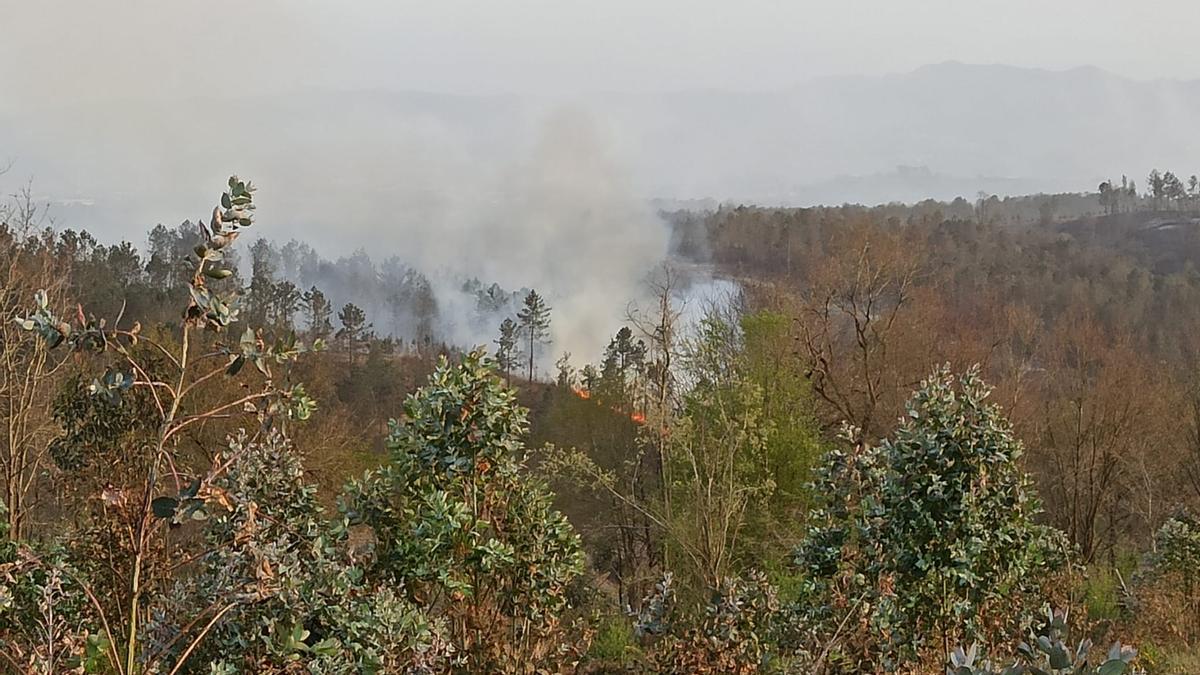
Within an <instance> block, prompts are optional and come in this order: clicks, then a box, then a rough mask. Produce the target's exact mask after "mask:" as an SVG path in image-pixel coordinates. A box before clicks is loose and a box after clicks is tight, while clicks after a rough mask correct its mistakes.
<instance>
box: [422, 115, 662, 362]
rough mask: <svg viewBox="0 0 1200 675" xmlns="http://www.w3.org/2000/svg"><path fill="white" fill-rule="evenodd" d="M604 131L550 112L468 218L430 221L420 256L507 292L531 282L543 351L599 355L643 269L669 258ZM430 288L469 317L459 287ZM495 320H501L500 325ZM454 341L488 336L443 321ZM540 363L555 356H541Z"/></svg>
mask: <svg viewBox="0 0 1200 675" xmlns="http://www.w3.org/2000/svg"><path fill="white" fill-rule="evenodd" d="M609 147H610V146H609V144H608V143H607V142H606V140H605V137H604V131H603V130H602V129H601V128H600V127H599V126H598V124H597V123H596V122H595V121H594V120H593V119H592V118H590V117H589V116H588V115H587V114H586V113H583V112H581V111H578V110H570V111H567V110H562V111H559V112H556V113H554V114H553V115H552V116H551V117H550V118H549V119H548V120H547V121H546V123H545V125H544V127H543V128H542V130H541V133H540V138H539V139H538V141H537V142H536V144H535V146H534V147H533V149H532V152H531V154H530V156H529V157H528V158H527V159H526V160H524V161H521V162H518V163H516V164H515V165H513V166H510V167H508V168H507V169H506V170H504V171H503V172H502V173H501V175H500V176H499V177H498V183H497V184H496V185H495V187H494V189H493V190H492V191H491V194H492V195H493V197H494V199H493V200H490V201H489V202H487V203H484V204H480V205H478V206H479V207H480V208H479V209H478V210H477V211H476V212H474V213H471V214H469V216H468V221H467V222H466V223H463V224H459V225H449V226H447V227H445V228H443V227H441V226H440V225H439V224H435V225H434V226H433V227H432V228H431V229H430V230H429V233H434V234H435V236H436V237H437V243H436V245H434V246H430V247H429V248H427V249H426V250H425V251H424V252H423V254H424V255H425V256H429V255H430V254H434V255H436V256H437V258H439V259H440V260H439V263H440V264H439V265H438V267H442V268H444V269H447V270H450V271H451V272H453V273H454V274H451V275H449V276H439V277H437V278H441V279H454V278H455V276H462V277H467V276H474V277H478V278H479V279H481V280H483V281H484V282H485V283H488V282H496V283H499V284H500V285H501V286H502V287H504V288H506V289H522V288H532V289H534V290H537V291H538V292H539V293H540V294H542V295H543V296H544V297H545V298H546V299H547V300H548V302H549V304H550V306H551V308H552V312H551V335H552V339H553V344H552V345H551V346H550V348H549V349H547V350H544V351H546V352H548V353H554V354H561V353H562V352H564V351H567V352H571V353H572V354H573V355H575V356H576V357H581V356H582V357H584V358H587V357H588V356H590V355H592V354H595V353H597V352H598V351H599V350H600V349H601V348H602V347H603V346H604V344H605V343H606V342H607V340H608V338H609V337H611V334H612V332H613V331H615V330H616V327H617V326H619V325H620V322H621V321H622V318H623V316H624V311H625V307H626V306H627V304H628V303H629V302H630V301H633V300H636V299H637V298H638V296H639V295H640V294H641V293H642V292H643V291H644V289H643V287H642V285H641V282H642V280H643V279H644V278H645V276H646V274H647V273H648V272H649V271H650V270H651V269H652V268H653V267H654V266H655V265H657V264H659V263H660V262H662V261H663V260H664V259H665V258H666V256H667V248H668V245H669V239H670V236H669V228H668V226H667V225H666V223H664V222H663V221H662V220H661V219H659V218H658V217H657V215H656V214H655V213H654V212H653V211H652V210H651V208H650V206H649V205H648V204H647V203H646V202H644V201H643V200H642V199H640V198H639V197H638V196H637V193H636V191H635V190H634V189H633V186H632V185H630V184H629V181H628V177H627V174H626V173H625V172H624V170H623V169H622V168H621V166H620V164H619V163H618V162H617V160H616V159H615V158H614V157H613V156H612V154H611V152H610V151H609V150H608V148H609ZM446 286H447V285H446V284H439V285H438V286H437V288H438V292H437V297H438V301H439V306H441V307H444V308H446V309H447V310H449V311H446V312H444V313H445V314H446V315H447V316H449V317H460V318H461V317H467V316H470V313H469V309H470V308H469V307H465V306H459V307H457V308H455V304H456V303H465V302H473V301H474V299H473V298H470V299H463V297H462V293H461V292H458V289H457V288H454V287H449V288H448V287H446ZM497 323H498V321H497ZM447 328H449V329H450V333H449V337H450V339H451V341H453V342H456V343H458V344H472V343H474V344H479V343H484V342H488V341H490V340H491V339H494V331H495V328H496V326H489V327H488V329H489V330H488V332H486V333H483V334H480V333H479V332H478V330H477V327H476V326H473V325H472V324H471V323H470V322H467V321H459V322H458V323H457V324H455V325H452V326H448V327H447ZM543 356H544V357H546V358H543V359H542V361H543V363H547V362H550V361H552V360H553V359H550V358H548V356H549V354H545V355H543Z"/></svg>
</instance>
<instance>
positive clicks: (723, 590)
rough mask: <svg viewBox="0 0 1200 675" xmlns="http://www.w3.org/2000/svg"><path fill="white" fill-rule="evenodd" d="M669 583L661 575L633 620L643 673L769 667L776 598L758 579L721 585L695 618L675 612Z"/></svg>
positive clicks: (745, 670)
mask: <svg viewBox="0 0 1200 675" xmlns="http://www.w3.org/2000/svg"><path fill="white" fill-rule="evenodd" d="M673 581H674V580H673V577H672V576H671V574H670V573H667V574H666V575H664V576H663V578H662V580H661V581H659V582H658V583H657V584H656V585H655V587H654V590H653V591H652V592H651V594H650V595H649V596H648V597H647V598H646V599H645V600H643V601H642V610H641V612H640V613H639V615H638V619H637V624H636V632H637V634H638V635H639V636H640V637H641V638H642V639H643V641H644V642H645V643H646V645H647V652H648V658H647V661H646V663H645V664H644V665H645V666H646V667H647V668H648V672H653V673H668V674H677V675H685V674H692V673H696V674H699V673H736V674H743V675H748V674H750V673H758V672H764V671H767V670H768V669H769V668H770V667H771V666H772V663H773V660H774V657H775V656H776V653H775V652H776V650H775V645H776V639H775V632H776V630H777V629H778V626H779V622H780V620H781V618H782V617H781V614H780V606H779V599H778V595H777V592H776V590H775V588H774V587H773V586H772V585H771V584H770V583H769V582H768V581H767V579H766V577H765V576H764V575H762V574H758V573H751V574H749V575H747V576H745V577H744V578H734V579H726V580H724V581H723V582H722V583H721V584H720V586H719V587H718V589H717V590H716V591H714V592H713V594H712V596H711V598H710V599H709V602H708V604H707V606H705V608H704V611H703V613H702V614H701V615H700V616H699V617H696V616H694V615H692V614H690V613H689V612H687V611H686V608H683V607H680V605H679V603H678V602H677V599H676V596H675V590H674V587H673Z"/></svg>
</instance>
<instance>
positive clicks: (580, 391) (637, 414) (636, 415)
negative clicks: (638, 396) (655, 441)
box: [571, 387, 646, 424]
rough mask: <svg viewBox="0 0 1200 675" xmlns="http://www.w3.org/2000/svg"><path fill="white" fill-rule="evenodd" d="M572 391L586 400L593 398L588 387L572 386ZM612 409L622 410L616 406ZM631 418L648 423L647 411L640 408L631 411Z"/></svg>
mask: <svg viewBox="0 0 1200 675" xmlns="http://www.w3.org/2000/svg"><path fill="white" fill-rule="evenodd" d="M571 393H572V394H575V395H576V396H578V397H579V398H580V399H582V400H584V401H587V400H590V399H591V398H592V392H590V391H588V390H587V389H584V388H583V387H571ZM612 410H613V412H616V413H619V412H621V410H619V409H617V408H615V407H614V408H613V409H612ZM629 419H630V421H632V422H633V423H634V424H645V423H646V413H644V412H641V411H640V410H635V411H633V412H631V413H629Z"/></svg>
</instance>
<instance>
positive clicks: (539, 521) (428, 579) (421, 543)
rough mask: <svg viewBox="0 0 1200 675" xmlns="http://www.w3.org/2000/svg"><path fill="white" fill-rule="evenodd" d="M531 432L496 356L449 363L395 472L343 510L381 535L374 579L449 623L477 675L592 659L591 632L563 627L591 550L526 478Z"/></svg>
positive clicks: (394, 458)
mask: <svg viewBox="0 0 1200 675" xmlns="http://www.w3.org/2000/svg"><path fill="white" fill-rule="evenodd" d="M526 432H527V422H526V411H525V410H524V409H523V408H521V407H520V406H518V405H517V403H516V398H515V393H514V392H513V391H512V390H510V389H508V388H506V387H504V386H503V385H502V383H501V382H500V380H499V378H498V377H496V375H495V373H494V372H493V369H492V362H491V360H490V359H489V358H488V357H487V356H486V355H484V354H483V353H482V352H479V351H477V352H474V353H472V354H470V355H468V356H466V357H464V358H463V361H462V363H461V364H460V365H457V366H452V365H450V364H449V363H447V362H446V360H445V359H443V360H442V362H441V363H440V364H439V366H438V368H437V369H436V370H435V371H434V373H433V374H432V375H431V376H430V378H429V384H428V385H427V386H425V387H423V388H421V389H420V390H419V391H417V392H416V393H415V394H413V395H412V396H410V397H409V398H408V400H407V402H406V403H405V415H404V418H403V419H402V420H400V421H393V422H392V431H391V435H390V436H389V437H388V441H387V445H388V449H389V450H390V451H391V463H390V464H389V465H387V466H385V467H383V468H381V469H378V470H374V471H370V472H368V473H367V474H366V475H365V476H364V477H363V478H362V479H361V480H358V481H355V482H354V483H352V484H351V485H350V486H349V487H348V488H347V492H346V494H345V496H344V499H343V509H344V512H345V513H346V514H347V516H348V517H349V518H350V520H351V521H352V522H353V523H355V524H362V525H365V526H367V527H369V528H370V529H371V531H372V533H373V537H374V547H373V552H372V553H373V559H372V560H371V561H370V562H369V564H368V565H367V569H366V572H367V574H368V575H369V576H372V577H375V576H380V577H383V578H386V579H388V580H389V581H390V582H391V583H393V584H395V585H396V587H397V588H399V589H402V592H403V593H404V595H405V596H406V597H407V598H408V599H409V601H411V602H412V603H414V604H415V605H417V606H419V607H422V608H424V609H426V610H427V611H429V612H431V613H432V612H436V613H437V614H438V615H439V616H442V617H444V618H445V620H446V623H447V627H448V628H447V630H448V639H449V640H450V642H451V644H452V645H453V648H454V649H455V651H456V652H457V654H458V656H459V659H460V661H461V664H462V667H464V668H466V669H468V670H470V671H472V672H533V671H535V670H537V669H546V668H560V667H563V666H565V665H569V664H570V663H572V662H573V661H575V660H577V659H578V658H579V657H580V656H581V655H582V653H583V651H584V650H585V649H586V641H587V633H586V631H583V630H577V631H575V633H576V634H575V636H573V637H572V636H569V635H568V631H567V630H566V628H567V627H566V626H564V625H563V614H564V612H565V611H566V610H567V609H568V608H569V603H568V595H567V593H568V590H569V586H570V585H571V583H572V582H573V581H574V580H575V579H576V578H577V577H578V576H579V575H580V574H581V573H582V571H583V551H582V549H581V546H580V542H579V537H578V536H577V535H576V534H575V531H574V529H573V528H572V527H571V525H570V524H569V523H568V522H567V520H566V519H565V518H564V517H563V516H562V515H561V514H560V513H558V512H557V511H555V510H554V509H553V508H552V506H551V499H552V494H551V493H550V491H549V490H548V489H547V488H546V487H545V486H544V485H543V484H541V483H540V482H538V481H535V480H533V479H532V478H530V477H529V475H528V474H527V472H526V471H525V467H524V461H525V457H524V444H523V440H522V439H523V437H524V436H525V434H526Z"/></svg>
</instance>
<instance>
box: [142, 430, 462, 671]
mask: <svg viewBox="0 0 1200 675" xmlns="http://www.w3.org/2000/svg"><path fill="white" fill-rule="evenodd" d="M229 455H230V457H231V462H232V465H231V467H230V469H229V471H228V472H227V474H226V475H225V476H224V477H223V478H222V479H221V480H220V481H218V482H216V483H215V484H214V485H213V486H212V488H211V494H210V495H209V498H210V499H211V500H212V501H215V502H217V503H220V504H222V505H224V506H225V508H224V509H218V510H216V512H215V513H214V515H213V517H212V518H211V519H209V520H208V521H207V523H206V525H205V528H204V534H205V539H206V540H207V543H208V546H209V553H207V554H206V555H205V556H203V558H201V560H200V570H199V572H198V573H197V574H195V575H194V576H189V577H187V578H185V579H183V580H181V581H179V582H177V584H176V586H175V588H174V589H173V592H171V593H168V594H165V595H164V596H163V597H162V598H160V599H159V601H158V602H157V603H156V604H155V605H154V606H153V607H152V612H151V616H152V617H154V620H153V621H152V622H151V624H150V625H149V626H148V627H147V633H148V636H149V638H150V641H151V644H152V651H153V652H154V653H163V654H164V659H163V661H164V663H166V664H168V665H172V664H174V663H176V662H177V661H178V660H179V659H180V658H181V653H182V652H183V651H184V650H185V649H186V648H187V645H185V644H181V643H180V641H179V640H178V638H177V636H178V635H180V634H181V633H183V632H186V631H181V630H180V629H181V627H182V626H184V625H186V624H188V623H189V622H191V621H193V620H202V621H205V622H207V621H210V620H211V621H212V622H213V624H212V629H211V634H210V636H209V637H208V639H207V640H205V641H204V642H203V643H200V644H199V648H198V650H197V651H196V655H197V656H199V657H200V658H197V659H192V661H190V662H189V664H188V668H186V669H184V670H183V671H182V672H207V668H206V667H205V666H203V665H202V664H208V663H212V664H214V667H216V666H223V667H228V668H230V669H232V672H283V671H286V670H287V669H288V668H289V667H295V666H296V665H299V664H303V665H304V666H305V667H306V668H307V670H308V671H309V672H314V673H392V672H434V671H439V670H440V669H441V668H443V667H444V666H446V665H447V664H448V663H449V656H450V649H449V645H448V643H447V642H446V640H445V639H444V638H443V637H442V631H443V630H444V629H443V626H442V625H441V624H440V623H439V622H438V621H436V620H433V619H430V618H429V617H428V616H427V615H426V613H425V612H424V611H422V610H421V609H420V608H418V607H416V606H414V605H413V604H412V603H411V602H409V601H408V600H407V599H406V598H404V597H403V595H402V593H401V592H400V589H396V588H393V587H392V586H391V585H390V584H389V583H380V582H378V581H377V580H373V579H370V578H368V577H367V576H366V575H365V573H364V570H363V568H362V566H361V565H360V564H359V563H358V562H357V561H356V560H355V559H354V556H353V555H352V553H351V550H350V547H349V545H348V532H347V528H346V524H345V521H344V520H342V519H337V520H334V521H332V522H331V521H329V520H327V519H326V517H325V514H324V511H323V509H322V507H321V505H320V504H319V503H318V502H317V500H316V488H315V487H314V486H312V485H308V484H306V483H305V482H304V472H303V467H302V465H301V462H300V459H299V456H298V455H297V453H296V451H295V449H294V448H292V446H291V445H290V443H288V442H287V441H286V440H285V439H284V438H283V437H282V436H281V435H280V434H278V433H268V434H267V435H266V436H265V438H263V439H262V440H260V441H252V440H251V439H249V438H248V437H247V436H246V435H245V433H242V434H241V435H239V436H238V437H235V438H233V439H231V440H230V447H229Z"/></svg>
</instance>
